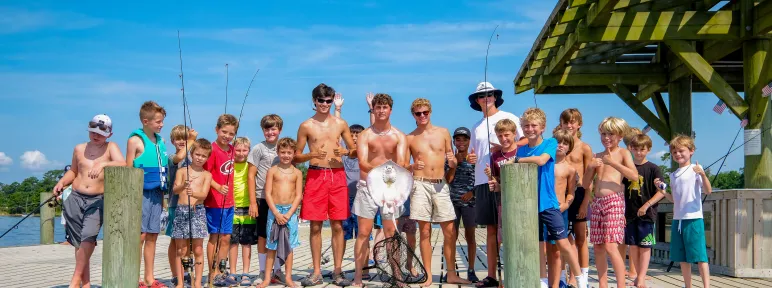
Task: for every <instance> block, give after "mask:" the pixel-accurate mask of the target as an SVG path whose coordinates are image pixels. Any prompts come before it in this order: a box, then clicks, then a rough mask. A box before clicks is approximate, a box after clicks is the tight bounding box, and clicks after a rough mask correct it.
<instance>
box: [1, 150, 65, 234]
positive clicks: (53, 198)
mask: <svg viewBox="0 0 772 288" xmlns="http://www.w3.org/2000/svg"><path fill="white" fill-rule="evenodd" d="M69 170H70V165H67V166H65V167H64V171H63V172H62V174H61V175H59V176H58V177H57V180H59V179H62V177H64V174H65V173H67V171H69ZM57 196H58V195H56V194H54V195H51V197H50V198H48V199H46V201H43V203H40V205H39V206H38V207H37V208H35V210H32V212H30V213H28V214H27V215H26V216H24V218H21V220H19V222H16V224H13V226H11V228H8V230H5V232H4V233H3V235H0V239H2V238H3V237H4V236H5V235H6V234H8V233H9V232H11V230H13V229H16V228H19V224H21V222H24V220H27V218H29V216H32V214H35V211H38V210H39V209H40V208H41V207H43V205H49V206H51V205H50V204H49V203H50V202H51V201H56V197H57Z"/></svg>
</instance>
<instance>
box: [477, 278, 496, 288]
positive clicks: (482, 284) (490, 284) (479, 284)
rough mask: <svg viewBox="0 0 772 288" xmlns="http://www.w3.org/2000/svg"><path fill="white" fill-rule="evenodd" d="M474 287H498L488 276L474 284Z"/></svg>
mask: <svg viewBox="0 0 772 288" xmlns="http://www.w3.org/2000/svg"><path fill="white" fill-rule="evenodd" d="M475 286H476V287H499V281H496V279H493V277H491V276H488V277H485V279H483V280H482V281H480V282H477V283H475Z"/></svg>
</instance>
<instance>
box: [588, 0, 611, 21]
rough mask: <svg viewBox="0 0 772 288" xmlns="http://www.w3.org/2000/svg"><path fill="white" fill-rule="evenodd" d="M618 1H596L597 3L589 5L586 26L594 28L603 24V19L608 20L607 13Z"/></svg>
mask: <svg viewBox="0 0 772 288" xmlns="http://www.w3.org/2000/svg"><path fill="white" fill-rule="evenodd" d="M617 2H619V0H598V2H597V3H593V4H592V5H590V10H589V11H587V26H588V27H596V26H600V25H601V24H603V22H604V20H605V19H608V17H609V15H608V14H609V12H611V10H613V9H614V6H615V5H616V4H617Z"/></svg>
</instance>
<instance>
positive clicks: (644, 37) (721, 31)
mask: <svg viewBox="0 0 772 288" xmlns="http://www.w3.org/2000/svg"><path fill="white" fill-rule="evenodd" d="M577 32H579V42H581V43H586V42H641V41H664V40H711V39H717V40H731V39H739V38H740V26H739V19H738V17H737V16H736V13H735V12H733V11H715V12H702V11H686V12H673V11H662V12H612V13H611V18H610V19H609V20H608V21H607V23H606V25H605V26H604V27H590V28H587V29H580V30H578V31H577Z"/></svg>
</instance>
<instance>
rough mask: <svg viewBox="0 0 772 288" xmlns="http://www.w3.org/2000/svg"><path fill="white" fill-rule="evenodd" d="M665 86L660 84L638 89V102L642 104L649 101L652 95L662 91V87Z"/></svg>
mask: <svg viewBox="0 0 772 288" xmlns="http://www.w3.org/2000/svg"><path fill="white" fill-rule="evenodd" d="M664 86H665V85H659V84H649V85H645V86H642V87H640V88H638V94H636V95H635V96H636V97H638V100H640V101H641V102H644V101H646V100H648V99H649V97H651V95H654V93H656V92H657V91H659V90H660V89H662V87H664Z"/></svg>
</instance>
